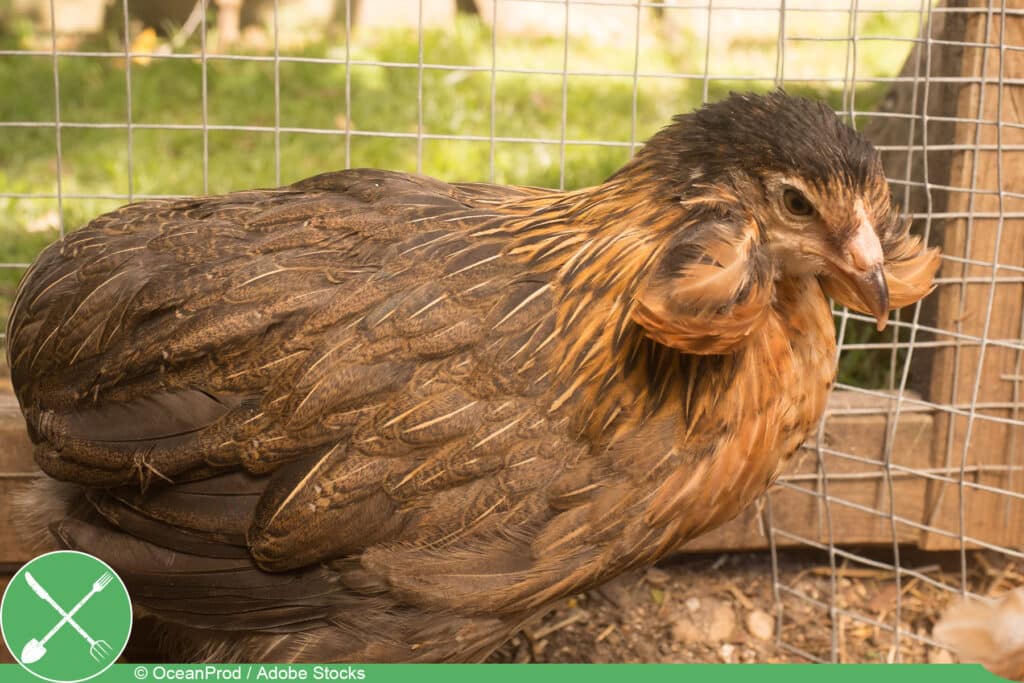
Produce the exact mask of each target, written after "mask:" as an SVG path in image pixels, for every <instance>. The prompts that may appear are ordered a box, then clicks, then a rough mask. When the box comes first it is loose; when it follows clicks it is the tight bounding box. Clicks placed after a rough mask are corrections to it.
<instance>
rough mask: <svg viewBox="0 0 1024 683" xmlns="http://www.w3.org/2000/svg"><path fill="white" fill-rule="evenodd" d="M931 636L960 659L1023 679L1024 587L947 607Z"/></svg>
mask: <svg viewBox="0 0 1024 683" xmlns="http://www.w3.org/2000/svg"><path fill="white" fill-rule="evenodd" d="M932 636H933V637H934V638H935V639H936V640H938V641H940V642H942V643H944V644H945V645H947V646H948V647H949V648H950V649H952V650H953V651H954V652H956V653H957V655H958V656H959V657H960V659H961V661H964V662H977V663H980V664H983V665H984V666H985V668H987V669H988V670H989V671H991V672H992V673H994V674H996V675H997V676H1002V677H1003V678H1009V679H1011V680H1017V681H1024V587H1021V588H1018V589H1017V590H1015V591H1012V592H1010V593H1007V594H1006V595H1004V596H1003V597H1002V598H1001V599H999V600H995V601H992V602H982V601H967V602H963V603H961V604H959V605H957V606H955V607H952V608H951V609H949V610H947V611H946V613H945V615H943V617H942V619H941V620H940V621H939V623H937V624H936V625H935V628H934V629H933V631H932Z"/></svg>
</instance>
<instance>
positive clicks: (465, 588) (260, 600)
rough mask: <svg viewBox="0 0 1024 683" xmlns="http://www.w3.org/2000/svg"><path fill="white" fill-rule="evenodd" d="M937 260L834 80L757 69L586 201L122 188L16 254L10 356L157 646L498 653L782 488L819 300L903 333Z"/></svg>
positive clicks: (53, 470) (401, 184)
mask: <svg viewBox="0 0 1024 683" xmlns="http://www.w3.org/2000/svg"><path fill="white" fill-rule="evenodd" d="M938 263H939V258H938V254H937V252H935V251H930V250H925V249H923V248H922V247H921V245H920V244H919V241H918V240H917V239H915V238H911V237H909V236H908V233H907V227H906V225H905V224H904V223H901V222H900V221H899V220H898V219H897V215H896V213H895V211H894V208H893V206H892V201H891V197H890V192H889V187H888V185H887V183H886V180H885V178H884V176H883V174H882V167H881V164H880V162H879V157H878V155H877V154H876V152H875V151H874V149H873V148H872V147H871V145H870V144H869V143H868V142H867V141H866V140H865V139H864V138H863V137H861V136H860V135H858V134H857V133H855V132H854V131H853V130H851V129H850V128H848V127H846V126H845V125H843V124H842V123H841V122H840V121H839V120H838V119H837V118H836V116H835V115H834V114H833V112H832V111H831V110H830V109H829V108H828V107H827V106H825V105H824V104H821V103H815V102H811V101H808V100H803V99H798V98H794V97H790V96H788V95H785V94H784V93H782V92H775V93H772V94H770V95H767V96H754V95H733V96H731V97H729V98H728V99H727V100H725V101H722V102H719V103H717V104H713V105H709V106H706V107H704V108H702V109H700V110H698V111H696V112H694V113H692V114H689V115H686V116H681V117H678V118H677V119H676V120H675V121H674V123H672V124H671V125H670V126H669V127H667V128H666V129H664V130H663V131H661V132H660V133H658V134H657V135H655V136H654V137H653V138H652V139H651V140H650V141H649V142H648V143H647V145H646V146H645V147H644V148H643V149H642V150H641V151H640V152H639V153H638V154H637V155H636V157H635V158H634V159H633V160H631V161H630V162H629V163H628V164H627V165H626V166H625V167H623V168H622V169H621V170H620V171H618V172H617V173H615V174H614V175H613V176H612V177H611V178H609V179H608V180H607V181H606V182H604V183H602V184H601V185H598V186H596V187H592V188H588V189H585V190H580V191H575V192H556V191H551V190H542V189H535V188H522V187H499V186H494V185H483V184H458V183H457V184H447V183H443V182H439V181H437V180H433V179H430V178H424V177H420V176H413V175H406V174H401V173H389V172H386V171H376V170H365V169H359V170H352V171H342V172H338V173H328V174H324V175H320V176H317V177H314V178H310V179H308V180H304V181H302V182H299V183H296V184H294V185H290V186H288V187H284V188H281V189H277V190H264V191H252V192H238V193H233V194H228V195H222V196H216V197H205V198H198V199H184V200H162V201H150V202H146V203H142V204H136V205H132V206H127V207H124V208H122V209H120V210H118V211H115V212H114V213H110V214H107V215H105V216H101V217H99V218H97V219H96V220H94V221H93V222H92V223H90V224H89V225H87V226H86V227H84V228H82V229H81V230H79V231H77V232H75V233H73V234H71V235H69V236H67V237H66V238H65V239H64V240H63V241H61V242H60V243H58V244H55V245H52V246H51V247H49V248H48V249H46V250H45V251H44V252H43V253H42V255H41V256H40V257H39V258H38V260H37V261H36V262H35V264H34V265H33V266H32V267H31V269H30V270H29V272H28V273H27V274H26V276H25V279H24V281H23V282H22V284H21V288H20V291H19V293H18V296H17V300H16V302H15V304H14V309H13V313H12V318H11V323H10V356H11V358H10V360H11V370H12V378H13V382H14V386H15V388H16V391H17V394H18V399H19V400H20V402H21V406H22V409H23V411H24V413H25V417H26V419H27V421H28V426H29V431H30V435H31V437H32V439H33V441H34V442H35V444H36V459H37V460H38V462H39V465H40V467H42V469H43V470H44V471H46V472H47V473H48V474H50V475H51V476H53V477H55V478H57V479H62V480H66V481H69V482H74V483H75V484H77V485H79V486H81V487H83V490H84V492H85V493H84V497H85V499H86V500H87V504H85V503H81V502H80V504H78V505H73V504H72V505H67V506H64V508H62V509H61V510H51V511H48V512H45V513H43V514H45V515H50V516H51V520H52V521H54V522H55V523H54V525H53V527H52V528H53V531H54V533H55V534H56V535H57V537H58V538H59V539H60V541H61V542H62V543H63V544H65V545H67V546H69V547H72V548H77V549H82V550H85V551H88V552H91V553H94V554H96V555H98V556H100V557H103V558H105V559H106V560H108V561H109V562H110V563H111V564H112V565H113V566H114V567H115V569H117V570H118V571H119V572H120V573H121V575H122V576H123V577H124V578H125V579H126V581H127V584H128V587H129V590H130V591H131V594H132V596H133V598H134V600H135V602H136V605H137V609H138V611H139V613H140V615H142V616H144V617H145V618H146V620H148V622H149V623H154V624H157V630H159V631H160V632H162V633H164V634H165V638H164V640H163V642H164V646H165V654H166V656H169V657H172V658H176V659H184V658H210V659H243V660H264V661H275V660H276V661H300V660H314V661H315V660H358V661H378V660H386V661H465V660H480V659H483V658H485V657H486V656H487V655H488V654H489V653H490V652H491V651H492V650H493V649H494V648H496V647H497V646H499V645H500V644H501V643H502V642H503V641H504V640H505V639H507V638H508V637H509V636H510V635H511V634H513V633H514V632H515V631H516V630H517V629H518V628H519V627H520V626H521V625H522V624H523V623H524V622H525V621H526V620H528V619H530V618H532V617H534V616H535V615H537V614H538V613H539V612H541V611H543V610H544V609H545V607H546V606H549V605H550V604H551V603H552V601H555V600H557V599H559V598H561V597H563V596H566V595H569V594H573V593H576V592H579V591H582V590H586V589H587V588H589V587H592V586H595V585H597V584H600V583H601V582H603V581H606V580H608V579H609V578H611V577H613V576H615V575H616V574H619V573H620V572H623V571H626V570H628V569H631V568H635V567H641V566H644V565H649V564H651V563H653V562H655V561H656V560H658V558H660V557H662V556H663V555H665V554H666V553H668V552H670V551H672V550H674V549H677V548H679V547H680V545H682V544H683V543H685V542H686V541H687V540H688V539H691V538H693V537H694V536H696V535H698V534H701V533H703V532H705V531H707V530H709V529H711V528H713V527H715V526H716V525H719V524H721V523H722V522H724V521H726V520H728V519H730V518H732V517H733V516H735V515H736V514H737V513H738V512H739V511H740V510H742V509H743V508H744V507H745V506H746V505H748V504H749V503H750V502H751V501H753V500H754V499H755V498H756V497H758V496H759V495H761V494H762V493H763V492H764V491H765V489H766V488H767V487H768V486H769V484H770V483H771V482H772V480H773V478H774V477H775V476H776V475H777V473H778V472H779V469H780V466H781V464H782V463H783V461H784V460H785V459H786V458H788V457H789V456H790V455H791V454H792V453H793V452H794V451H795V450H796V448H797V447H798V446H799V444H800V443H801V442H802V441H803V439H804V437H805V435H806V434H807V432H808V430H810V429H811V428H812V426H813V425H814V424H815V423H816V422H817V421H818V418H819V416H820V415H821V413H822V410H823V407H824V405H825V398H826V394H827V393H828V390H829V387H830V385H831V383H832V381H833V377H834V374H835V333H834V327H833V322H832V317H831V314H830V307H829V304H828V301H827V299H826V293H829V294H832V295H833V296H835V297H836V298H837V299H838V300H839V301H841V302H842V303H844V304H846V305H848V306H850V307H852V308H854V309H857V310H859V311H866V312H870V313H872V314H874V315H875V316H877V319H878V320H879V324H880V325H881V324H883V323H884V321H885V318H886V316H887V314H888V312H889V310H890V309H891V308H894V307H899V306H905V305H907V304H910V303H912V302H914V301H917V300H918V299H920V298H921V297H922V296H924V295H925V294H926V293H927V292H928V291H930V289H931V286H932V276H933V274H934V272H935V270H936V268H937V267H938ZM35 506H36V508H37V509H38V510H49V509H50V508H48V507H47V506H51V507H53V501H52V499H51V500H42V499H39V500H37V501H36V503H35ZM167 634H169V635H167Z"/></svg>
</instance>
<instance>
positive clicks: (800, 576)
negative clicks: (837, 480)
mask: <svg viewBox="0 0 1024 683" xmlns="http://www.w3.org/2000/svg"><path fill="white" fill-rule="evenodd" d="M861 552H863V553H864V554H865V555H867V556H873V558H874V559H877V560H882V561H885V554H884V553H881V554H880V553H871V552H870V551H861ZM907 555H908V553H904V554H903V557H901V566H904V567H909V568H913V569H916V570H917V571H919V572H921V573H923V574H924V575H925V576H927V577H928V578H930V579H932V580H935V581H937V582H941V583H943V584H945V585H948V586H952V587H959V585H960V571H959V565H960V558H959V554H956V553H944V554H923V553H909V557H908V556H907ZM968 557H969V564H968V567H969V570H968V586H969V588H970V589H971V590H972V591H974V592H977V593H980V594H982V595H990V596H995V595H1001V594H1003V593H1005V592H1007V591H1008V590H1011V589H1012V588H1015V587H1017V586H1020V585H1024V564H1021V563H1014V562H1008V561H1006V560H1005V558H1001V557H1000V556H998V555H994V554H980V553H972V554H970V555H969V556H968ZM822 560H823V557H822V554H820V553H808V552H803V551H785V552H781V553H780V554H779V577H780V585H781V586H783V587H785V588H783V589H782V590H780V596H779V601H778V602H776V599H775V595H774V591H773V587H772V580H771V576H772V574H771V556H770V555H769V554H767V553H731V554H724V555H699V556H677V557H675V558H673V559H671V560H669V561H666V562H662V563H661V564H659V565H658V566H657V567H655V568H652V569H649V570H647V571H645V572H637V573H634V574H631V575H626V576H621V577H619V578H617V579H615V580H614V581H612V582H611V583H608V584H605V585H604V586H601V587H600V588H598V589H596V590H593V591H591V592H589V593H587V594H584V595H578V596H575V597H573V598H571V599H569V600H567V601H565V602H564V603H562V604H561V605H559V606H558V607H557V608H556V609H555V610H554V611H553V612H551V613H550V614H548V615H547V616H545V617H544V618H543V619H542V620H541V621H540V622H539V623H537V624H535V625H533V626H532V627H530V628H527V629H524V631H523V632H522V633H521V634H520V635H519V636H517V637H516V638H514V639H513V640H512V641H511V642H509V643H508V644H506V645H505V646H504V647H503V648H501V649H500V650H499V651H498V652H496V653H495V655H494V656H493V657H492V661H496V662H807V661H814V659H818V660H825V661H831V659H832V651H833V650H832V648H833V640H834V642H835V652H836V659H837V660H838V661H841V662H887V661H888V662H891V661H903V662H934V663H939V662H952V661H956V660H955V657H954V656H953V655H951V654H950V653H949V652H948V651H946V650H944V649H942V648H939V647H935V646H932V645H930V644H928V643H927V642H925V641H924V640H922V638H927V637H928V636H929V635H930V634H931V629H932V626H933V625H934V624H935V622H936V621H937V620H938V618H939V616H940V614H941V613H942V611H943V610H944V609H945V607H946V606H947V605H948V604H950V601H951V600H956V599H957V597H956V596H955V595H954V594H952V593H950V592H948V591H946V590H943V589H941V588H937V587H935V586H933V585H932V584H930V583H928V582H926V581H923V580H921V579H917V578H913V577H911V578H904V580H903V582H902V585H901V588H900V592H901V594H902V599H901V614H900V622H901V624H902V626H901V638H900V640H901V645H902V646H901V648H900V649H899V652H898V653H897V652H896V648H895V647H894V644H895V643H894V636H893V633H892V626H893V624H894V622H895V606H896V594H897V587H896V582H895V580H894V578H893V572H892V571H885V570H877V569H873V568H869V567H864V566H860V565H858V566H855V567H854V566H849V565H846V566H844V565H842V564H840V565H839V566H837V571H836V573H837V578H836V581H835V596H836V600H835V603H836V606H837V607H838V608H839V611H838V613H837V616H836V624H835V627H834V628H833V626H832V622H831V621H830V619H829V610H828V604H829V602H830V596H831V595H832V590H833V582H832V572H831V569H830V567H829V564H828V562H827V558H825V561H824V562H823V561H822ZM787 588H788V589H789V590H786V589H787ZM790 591H792V593H791V592H790ZM793 593H795V594H796V595H794V594H793ZM779 607H781V610H780V609H779ZM780 611H781V614H782V619H781V624H782V630H781V634H777V624H778V621H777V615H778V614H779V612H780ZM778 635H781V638H779V637H777V636H778Z"/></svg>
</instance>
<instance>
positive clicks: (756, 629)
mask: <svg viewBox="0 0 1024 683" xmlns="http://www.w3.org/2000/svg"><path fill="white" fill-rule="evenodd" d="M747 631H749V632H750V635H752V636H754V637H755V638H757V639H758V640H771V639H772V636H773V635H775V619H774V618H773V617H772V615H770V614H768V613H767V612H765V611H764V610H760V609H755V610H754V611H752V612H748V613H747Z"/></svg>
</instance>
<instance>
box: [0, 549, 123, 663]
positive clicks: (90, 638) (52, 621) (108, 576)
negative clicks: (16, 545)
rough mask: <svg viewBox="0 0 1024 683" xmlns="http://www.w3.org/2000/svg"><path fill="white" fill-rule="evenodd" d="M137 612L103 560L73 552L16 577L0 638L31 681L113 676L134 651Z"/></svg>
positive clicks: (1, 612) (3, 609) (50, 557)
mask: <svg viewBox="0 0 1024 683" xmlns="http://www.w3.org/2000/svg"><path fill="white" fill-rule="evenodd" d="M131 630H132V604H131V601H130V600H129V598H128V591H127V590H126V589H125V587H124V582H123V581H121V577H119V576H118V575H117V574H116V573H115V572H114V570H113V569H111V568H110V566H109V565H108V564H107V563H106V562H104V561H103V560H100V559H97V558H95V557H93V556H92V555H87V554H85V553H80V552H77V551H74V550H58V551H56V552H52V553H47V554H45V555H40V556H39V557H37V558H35V559H33V560H32V561H30V562H29V563H28V564H26V565H25V566H24V567H22V568H21V569H19V570H18V573H17V574H15V575H14V577H13V578H12V579H11V582H10V583H9V584H7V590H6V591H4V597H3V601H2V603H0V631H2V632H3V637H4V642H5V643H6V644H7V649H9V650H10V651H11V654H12V655H14V658H15V659H16V660H17V661H18V663H19V664H21V665H22V666H23V667H24V668H25V669H26V670H28V672H29V673H31V674H33V675H35V676H38V677H39V678H42V679H44V680H47V681H54V682H55V683H76V682H77V681H85V680H88V679H90V678H92V677H93V676H98V675H99V674H101V673H103V672H104V671H106V670H107V669H108V668H110V665H111V664H113V663H114V662H115V661H117V658H118V657H120V656H121V653H122V652H123V651H124V647H125V645H127V644H128V634H129V633H131Z"/></svg>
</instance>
